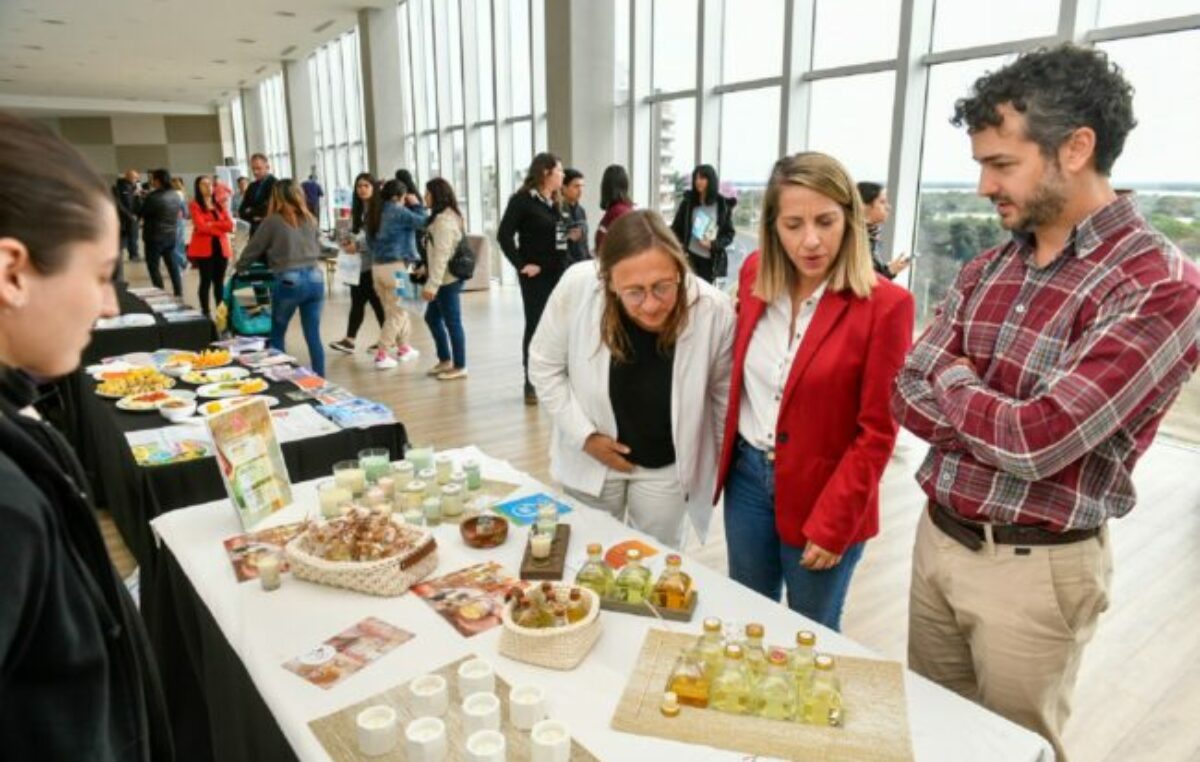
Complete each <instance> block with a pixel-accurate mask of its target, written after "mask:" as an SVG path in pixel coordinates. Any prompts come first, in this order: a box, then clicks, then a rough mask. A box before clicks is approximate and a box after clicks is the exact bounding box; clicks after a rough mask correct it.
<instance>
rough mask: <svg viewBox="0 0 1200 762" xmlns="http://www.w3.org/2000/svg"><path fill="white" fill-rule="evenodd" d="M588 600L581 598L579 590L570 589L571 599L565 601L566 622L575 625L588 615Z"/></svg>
mask: <svg viewBox="0 0 1200 762" xmlns="http://www.w3.org/2000/svg"><path fill="white" fill-rule="evenodd" d="M589 608H590V606H589V605H588V599H587V598H584V597H583V591H582V590H580V589H579V588H577V587H575V588H571V597H570V598H568V599H567V622H569V623H570V624H575V623H576V622H579V621H581V620H583V618H584V617H586V616H587V615H588V609H589Z"/></svg>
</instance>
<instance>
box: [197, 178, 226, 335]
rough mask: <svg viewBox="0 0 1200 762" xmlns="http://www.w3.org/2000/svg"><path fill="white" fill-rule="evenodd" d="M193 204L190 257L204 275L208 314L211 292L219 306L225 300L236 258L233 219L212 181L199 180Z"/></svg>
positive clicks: (202, 292)
mask: <svg viewBox="0 0 1200 762" xmlns="http://www.w3.org/2000/svg"><path fill="white" fill-rule="evenodd" d="M193 191H194V193H193V195H192V201H191V218H192V240H191V241H190V242H188V247H187V255H188V260H189V261H190V262H191V263H192V267H194V268H196V269H197V270H198V271H199V272H200V290H199V292H198V293H197V297H198V298H199V300H200V311H201V312H203V313H204V314H205V315H207V314H208V293H209V290H210V289H211V290H212V296H213V300H215V301H216V303H217V306H218V307H220V306H221V302H222V301H224V299H225V264H226V262H228V260H229V258H230V257H231V256H233V247H232V246H231V245H230V243H229V234H230V233H232V232H233V216H232V215H230V214H229V210H228V209H226V208H225V207H224V206H222V205H221V202H219V201H217V199H216V196H214V195H213V184H212V178H210V177H209V176H208V175H200V176H199V177H197V178H196V182H195V184H194V188H193Z"/></svg>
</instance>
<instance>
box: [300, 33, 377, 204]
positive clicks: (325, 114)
mask: <svg viewBox="0 0 1200 762" xmlns="http://www.w3.org/2000/svg"><path fill="white" fill-rule="evenodd" d="M361 68H362V67H361V64H360V59H359V49H358V30H357V29H355V30H352V31H350V32H347V33H345V34H343V35H341V36H339V37H337V38H336V39H334V40H332V41H330V42H328V43H326V44H325V45H322V46H321V47H319V48H317V49H316V51H314V52H313V54H312V56H311V57H309V59H308V71H309V80H310V81H309V87H310V95H311V98H312V108H313V125H314V127H315V129H314V131H313V141H314V148H315V150H316V165H317V180H318V181H319V182H320V183H321V185H322V187H323V188H324V189H325V197H324V198H323V199H322V224H324V225H329V224H332V222H333V220H335V219H337V217H338V216H339V215H343V214H348V212H347V211H346V210H348V209H349V208H350V204H351V202H352V201H353V192H354V187H353V182H354V177H355V176H356V175H357V174H358V173H359V172H365V171H366V169H367V149H366V142H365V141H364V138H363V99H362V75H361Z"/></svg>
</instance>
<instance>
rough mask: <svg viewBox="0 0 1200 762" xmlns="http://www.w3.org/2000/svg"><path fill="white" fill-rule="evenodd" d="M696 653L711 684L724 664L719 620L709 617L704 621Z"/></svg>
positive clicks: (722, 634)
mask: <svg viewBox="0 0 1200 762" xmlns="http://www.w3.org/2000/svg"><path fill="white" fill-rule="evenodd" d="M696 653H697V654H698V655H699V656H700V660H701V661H702V662H704V676H705V677H707V678H708V680H709V682H712V680H713V679H714V678H715V677H716V676H717V674H718V673H719V672H720V671H721V667H722V666H723V665H724V663H725V635H724V633H723V632H722V630H721V620H720V619H717V618H716V617H713V616H710V617H709V618H708V619H705V620H704V634H703V635H701V636H700V639H699V640H697V641H696Z"/></svg>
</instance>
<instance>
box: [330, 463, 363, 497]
mask: <svg viewBox="0 0 1200 762" xmlns="http://www.w3.org/2000/svg"><path fill="white" fill-rule="evenodd" d="M333 480H334V481H335V482H337V483H338V484H340V485H341V486H343V487H345V488H346V489H348V490H350V494H351V495H353V496H354V497H358V496H359V495H361V494H362V493H363V491H364V490H366V488H367V474H366V472H365V471H363V469H362V466H361V465H359V462H358V461H357V460H343V461H340V462H338V463H335V464H334V465H333Z"/></svg>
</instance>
